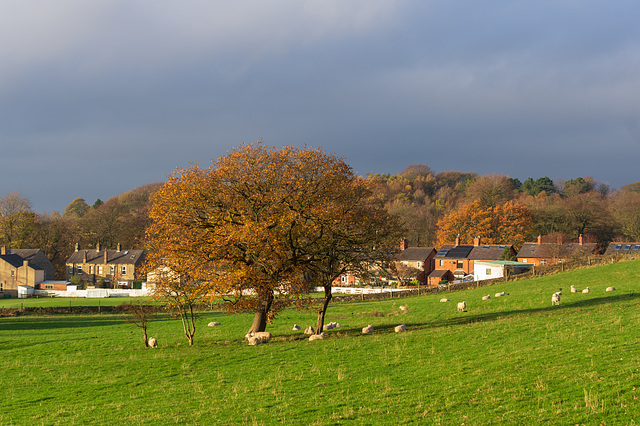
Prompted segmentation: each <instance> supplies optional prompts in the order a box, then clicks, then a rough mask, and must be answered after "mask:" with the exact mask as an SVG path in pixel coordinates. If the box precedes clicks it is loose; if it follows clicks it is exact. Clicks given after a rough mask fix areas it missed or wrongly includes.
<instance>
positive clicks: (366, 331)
mask: <svg viewBox="0 0 640 426" xmlns="http://www.w3.org/2000/svg"><path fill="white" fill-rule="evenodd" d="M371 333H373V326H372V325H371V324H369V325H368V326H366V327H364V328H363V329H362V334H371Z"/></svg>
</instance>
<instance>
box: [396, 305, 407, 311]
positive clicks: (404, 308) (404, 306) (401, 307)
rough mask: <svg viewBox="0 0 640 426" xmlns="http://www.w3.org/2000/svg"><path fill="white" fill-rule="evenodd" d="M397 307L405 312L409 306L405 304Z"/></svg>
mask: <svg viewBox="0 0 640 426" xmlns="http://www.w3.org/2000/svg"><path fill="white" fill-rule="evenodd" d="M398 309H400V310H401V311H402V312H407V311H408V310H409V307H408V306H407V305H402V306H400V307H399V308H398Z"/></svg>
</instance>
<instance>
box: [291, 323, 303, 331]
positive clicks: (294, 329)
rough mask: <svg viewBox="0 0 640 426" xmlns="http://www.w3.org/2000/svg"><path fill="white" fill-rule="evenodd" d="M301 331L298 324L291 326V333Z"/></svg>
mask: <svg viewBox="0 0 640 426" xmlns="http://www.w3.org/2000/svg"><path fill="white" fill-rule="evenodd" d="M298 330H302V328H301V327H300V326H299V325H298V324H293V331H298Z"/></svg>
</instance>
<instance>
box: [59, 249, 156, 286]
mask: <svg viewBox="0 0 640 426" xmlns="http://www.w3.org/2000/svg"><path fill="white" fill-rule="evenodd" d="M143 261H144V250H125V251H122V250H121V249H120V244H118V248H117V249H116V250H107V249H105V250H101V249H100V244H98V245H97V246H96V248H95V249H92V250H79V249H78V244H76V250H75V252H74V253H73V254H72V255H71V256H70V257H69V259H67V262H66V266H67V279H68V280H71V277H73V276H76V277H78V278H79V279H80V281H81V282H82V283H84V284H87V285H100V286H104V287H107V288H132V285H133V281H135V280H138V279H141V277H142V275H141V271H140V270H141V266H142V263H143Z"/></svg>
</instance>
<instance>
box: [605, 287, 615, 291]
mask: <svg viewBox="0 0 640 426" xmlns="http://www.w3.org/2000/svg"><path fill="white" fill-rule="evenodd" d="M615 289H616V288H615V287H607V289H606V290H605V291H615Z"/></svg>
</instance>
